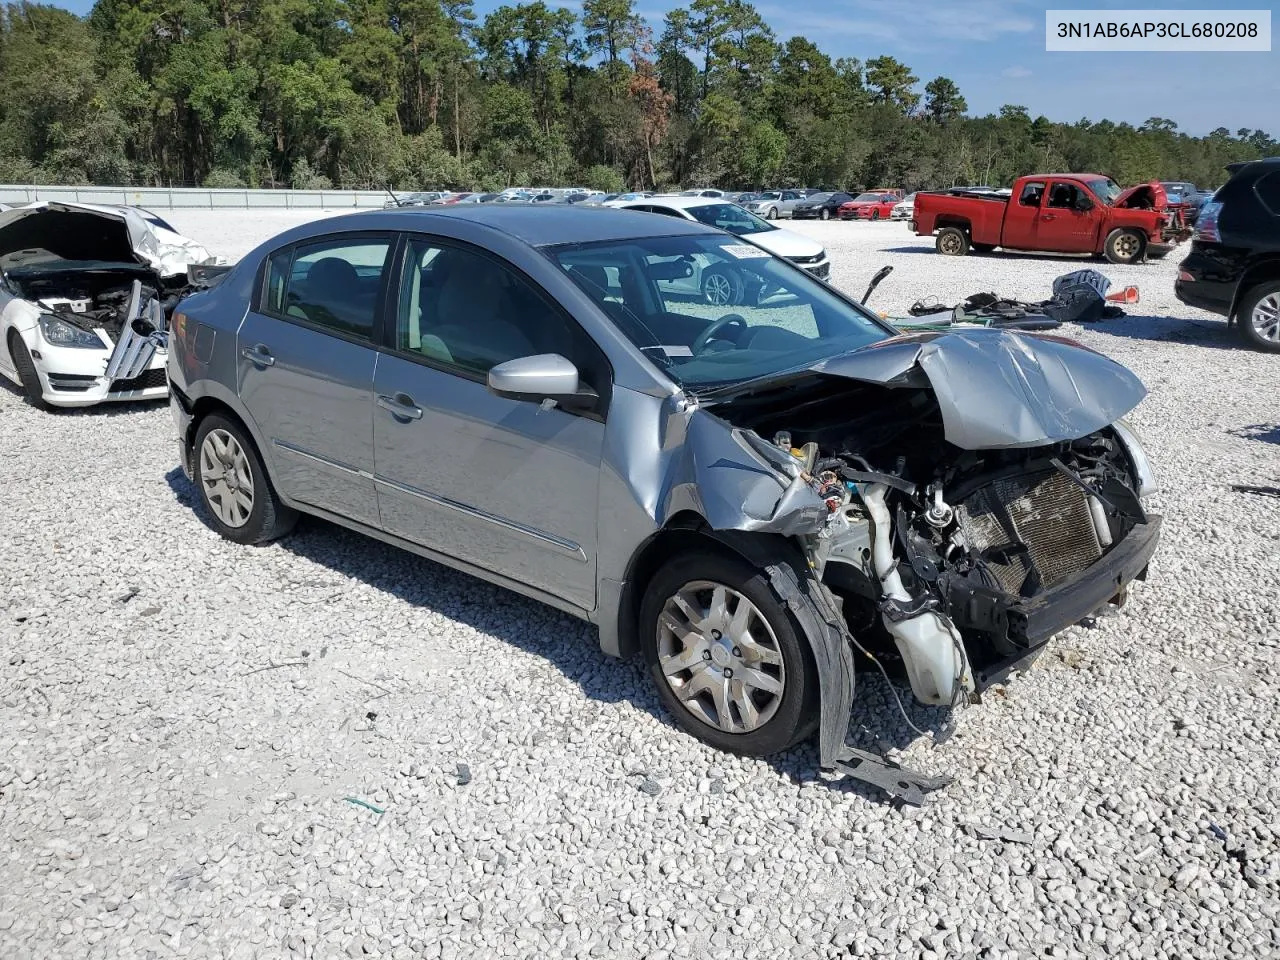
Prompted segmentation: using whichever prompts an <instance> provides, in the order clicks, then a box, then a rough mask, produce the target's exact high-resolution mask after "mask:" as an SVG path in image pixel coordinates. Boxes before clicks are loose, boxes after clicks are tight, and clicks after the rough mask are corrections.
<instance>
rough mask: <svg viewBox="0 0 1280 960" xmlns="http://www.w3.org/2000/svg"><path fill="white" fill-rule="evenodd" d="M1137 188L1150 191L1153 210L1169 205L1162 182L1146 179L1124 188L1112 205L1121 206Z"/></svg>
mask: <svg viewBox="0 0 1280 960" xmlns="http://www.w3.org/2000/svg"><path fill="white" fill-rule="evenodd" d="M1139 190H1150V191H1151V206H1152V208H1153V209H1155V210H1163V209H1164V208H1165V207H1167V206H1168V205H1169V195H1168V193H1167V192H1166V191H1165V189H1164V184H1162V183H1161V182H1160V181H1159V180H1148V181H1147V182H1146V183H1138V184H1134V185H1133V186H1132V187H1130V188H1129V189H1128V190H1125V191H1124V192H1123V193H1121V194H1120V196H1118V197H1116V199H1115V203H1113V204H1112V206H1114V207H1123V206H1125V205H1126V204H1127V203H1128V202H1129V200H1130V199H1131V198H1132V197H1133V195H1134V194H1135V193H1137V192H1138V191H1139Z"/></svg>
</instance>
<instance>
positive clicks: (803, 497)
mask: <svg viewBox="0 0 1280 960" xmlns="http://www.w3.org/2000/svg"><path fill="white" fill-rule="evenodd" d="M702 261H708V262H713V263H715V264H718V265H719V266H720V267H721V268H723V269H724V270H728V271H735V272H740V273H742V274H743V275H744V276H743V280H744V282H748V281H749V282H750V284H751V285H753V286H757V285H758V286H761V287H762V288H763V289H765V290H767V291H768V292H767V294H766V295H763V296H762V297H761V298H760V299H759V301H758V302H757V303H754V304H752V305H739V306H736V307H733V308H731V312H726V310H725V308H723V307H716V306H714V305H711V304H708V303H706V301H705V300H704V299H703V298H702V297H700V296H698V295H697V292H696V291H686V292H681V291H682V288H681V287H680V286H679V285H678V284H673V283H672V282H671V281H672V280H675V279H678V278H680V277H687V276H688V275H689V271H690V270H691V269H692V264H693V263H695V262H702ZM762 281H763V283H762ZM169 375H170V380H171V382H172V385H173V393H172V400H171V403H172V409H173V414H174V418H175V421H176V424H177V430H178V441H179V452H180V455H181V459H182V464H183V467H184V469H185V471H186V472H187V475H188V476H189V477H190V478H192V479H193V481H194V483H195V484H196V487H197V489H198V491H199V494H200V498H201V503H202V506H203V509H204V511H206V513H207V516H208V520H209V522H210V523H211V524H212V526H213V527H214V528H215V529H217V530H218V531H219V532H220V533H221V534H222V535H224V536H225V537H227V538H229V539H231V540H234V541H237V542H240V543H259V542H262V541H265V540H269V539H271V538H273V537H278V536H281V535H283V534H285V533H286V532H287V531H288V530H289V528H290V527H291V525H292V524H293V522H294V519H295V517H296V515H297V512H298V511H303V512H306V513H309V514H315V515H317V516H320V517H324V518H327V519H329V520H332V521H334V522H336V523H339V524H342V525H344V526H347V527H350V528H352V529H355V530H359V531H362V532H364V533H367V534H369V535H370V536H373V537H377V538H379V539H381V540H384V541H386V542H388V543H390V544H394V545H396V546H399V547H403V548H405V549H407V550H411V551H414V552H416V553H419V554H422V555H423V556H427V557H431V558H433V559H436V560H439V561H442V562H444V563H447V564H449V565H451V566H453V567H456V568H458V569H461V570H464V571H467V572H469V573H473V574H475V575H477V576H480V577H483V578H485V579H487V580H490V581H493V582H495V583H498V584H501V585H503V586H506V587H509V588H511V589H513V590H516V591H519V592H521V593H523V594H526V595H528V596H530V597H534V598H536V599H538V600H541V601H544V602H546V603H549V604H552V605H553V606H555V607H558V608H560V609H561V610H564V611H567V612H569V613H571V614H573V615H575V616H578V617H581V618H583V619H586V620H588V621H591V622H592V623H594V624H596V625H597V626H598V628H599V633H600V642H601V645H602V647H603V648H604V650H605V651H607V652H608V653H611V654H615V655H619V656H626V655H629V654H632V653H635V652H641V653H643V655H644V657H645V659H646V662H647V664H648V666H649V669H650V671H651V673H652V675H653V678H654V680H655V682H656V684H657V688H658V690H659V691H660V693H661V696H662V699H663V701H664V702H665V704H666V705H667V707H668V708H669V709H670V711H671V713H672V715H673V716H674V717H675V718H676V720H677V721H678V722H679V723H680V725H681V726H683V727H684V728H685V729H686V730H688V731H689V732H691V733H692V734H694V735H695V736H697V737H699V738H701V739H703V740H705V741H706V742H708V743H711V744H714V745H715V746H717V747H721V748H725V749H728V750H734V751H739V752H742V753H749V754H770V753H773V752H775V751H779V750H782V749H784V748H786V747H788V746H790V745H792V744H794V743H796V742H797V741H799V740H801V739H802V738H805V737H807V736H809V735H810V734H811V733H812V732H813V731H814V730H815V729H818V730H819V731H820V743H821V758H822V763H823V765H824V766H827V767H834V766H837V765H839V764H841V763H842V762H843V761H845V760H847V759H848V758H849V756H850V755H849V753H848V751H847V748H846V745H845V739H844V735H845V731H846V728H847V726H848V720H849V713H850V710H851V705H852V703H853V699H854V696H855V688H854V666H855V663H856V662H857V659H856V653H857V651H858V650H859V649H860V648H861V649H864V650H867V651H870V652H873V653H879V654H882V655H886V656H888V657H890V658H897V659H899V660H900V661H901V664H902V666H903V667H904V668H905V674H906V676H907V678H908V679H909V682H910V685H911V689H912V690H913V691H914V694H915V696H916V697H917V698H918V699H919V700H921V701H923V702H925V703H928V704H943V705H947V704H953V703H956V702H958V701H959V700H961V699H963V698H966V697H967V695H969V694H971V693H972V692H974V691H977V690H980V689H982V688H983V686H984V685H987V684H990V683H991V682H993V681H994V680H995V679H997V678H999V677H1002V676H1004V675H1005V674H1006V673H1007V672H1008V671H1009V670H1010V669H1011V668H1012V667H1014V666H1015V665H1017V664H1019V663H1020V662H1022V661H1024V660H1026V659H1027V658H1028V657H1030V656H1032V655H1034V654H1035V653H1036V651H1037V650H1038V649H1039V648H1040V647H1041V646H1042V645H1043V644H1044V643H1045V642H1046V641H1048V640H1049V638H1050V637H1051V636H1052V635H1053V634H1054V633H1056V632H1058V631H1060V630H1062V629H1063V628H1064V627H1067V626H1069V625H1071V624H1074V623H1076V622H1078V621H1080V620H1081V619H1083V618H1086V617H1088V616H1089V615H1091V614H1093V613H1095V612H1097V611H1099V610H1100V609H1101V608H1103V607H1105V606H1106V605H1107V604H1109V603H1118V602H1120V601H1121V600H1123V598H1124V597H1125V593H1126V590H1127V589H1128V585H1129V583H1130V581H1132V580H1134V579H1139V578H1142V577H1143V576H1144V575H1145V572H1146V569H1147V565H1148V561H1149V560H1150V558H1151V556H1152V553H1153V551H1154V549H1155V547H1156V543H1157V540H1158V531H1159V527H1160V519H1159V517H1157V516H1153V515H1151V514H1149V513H1148V512H1147V509H1146V506H1145V498H1146V497H1147V495H1148V494H1149V493H1150V492H1151V490H1152V488H1153V479H1152V476H1151V470H1150V467H1149V465H1148V462H1147V458H1146V456H1145V455H1144V453H1143V450H1142V447H1141V446H1140V445H1139V442H1138V440H1137V438H1136V437H1135V436H1134V433H1133V432H1132V431H1131V430H1130V429H1129V428H1128V427H1127V426H1125V424H1124V421H1123V420H1122V419H1121V417H1122V416H1123V415H1124V414H1125V413H1127V412H1128V411H1130V410H1131V409H1132V408H1133V407H1135V406H1136V405H1137V404H1138V402H1139V401H1140V400H1141V399H1142V398H1143V396H1144V392H1145V391H1144V389H1143V386H1142V384H1141V383H1140V382H1139V381H1138V379H1137V378H1136V377H1135V376H1134V375H1133V374H1132V373H1130V372H1129V371H1128V370H1126V369H1125V368H1124V367H1122V366H1120V365H1119V364H1117V363H1115V362H1113V361H1112V360H1110V359H1108V358H1107V357H1105V356H1102V355H1101V354H1098V353H1095V352H1093V351H1091V350H1088V349H1086V348H1084V347H1081V346H1079V345H1077V344H1075V343H1073V342H1071V341H1069V340H1065V339H1060V338H1055V337H1051V336H1029V335H1021V334H1015V333H1010V332H1005V331H999V330H965V331H957V332H949V333H924V334H916V335H911V336H899V335H896V334H895V331H893V330H892V329H891V328H889V327H887V326H886V325H885V324H884V323H883V322H882V321H881V320H879V319H878V318H877V317H876V316H874V315H873V314H871V313H869V312H868V311H867V310H865V309H864V308H863V307H861V306H860V305H859V304H858V303H856V302H854V301H852V300H850V299H848V298H846V297H844V296H842V295H841V294H840V293H838V292H837V291H835V290H833V289H832V288H831V287H829V286H828V285H826V284H824V283H822V282H820V281H817V280H815V279H813V278H812V277H810V276H809V275H807V274H806V273H805V272H804V271H803V270H801V269H799V268H798V267H796V266H794V265H793V264H791V263H789V262H787V261H786V260H783V259H780V258H777V257H774V256H773V255H771V254H770V253H768V252H766V251H765V250H763V249H761V248H760V247H757V246H754V245H753V244H751V243H749V242H746V241H744V240H743V239H741V238H738V237H735V236H731V235H729V234H725V233H721V232H719V231H717V230H714V229H712V228H710V227H707V226H703V225H701V224H698V223H695V222H691V221H687V220H681V219H674V218H662V217H637V216H635V215H634V214H633V213H631V212H628V211H610V210H580V209H574V208H572V207H562V208H561V207H557V208H548V209H545V210H541V209H540V210H533V209H529V208H520V207H510V206H507V207H503V206H497V205H484V206H473V207H452V208H445V209H441V210H438V211H436V210H433V211H421V212H419V211H413V212H407V211H399V212H391V213H377V212H373V213H360V214H353V215H349V216H344V217H339V218H333V219H326V220H323V221H319V222H317V223H313V224H308V225H306V226H303V227H299V228H297V229H294V230H291V231H289V232H287V233H284V234H281V235H280V236H278V237H276V238H274V239H273V240H271V241H269V242H268V243H266V244H264V245H263V246H261V247H260V248H258V249H257V250H255V251H254V252H253V253H251V254H250V255H248V256H247V257H245V258H244V260H242V261H241V262H240V264H239V265H237V266H236V267H235V268H234V269H233V270H232V272H231V273H230V274H228V275H227V276H226V277H225V278H224V280H223V282H222V283H220V284H219V285H218V286H217V287H216V288H214V289H213V290H210V291H208V292H204V293H198V294H196V295H194V296H192V297H190V298H189V299H187V300H185V301H184V302H183V304H182V305H181V307H180V310H179V313H177V314H175V317H174V324H173V330H172V334H171V340H170V357H169ZM404 642H406V643H410V642H412V638H411V637H405V638H404ZM881 659H883V656H882V657H881Z"/></svg>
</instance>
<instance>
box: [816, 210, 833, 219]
mask: <svg viewBox="0 0 1280 960" xmlns="http://www.w3.org/2000/svg"><path fill="white" fill-rule="evenodd" d="M818 219H819V220H830V219H831V211H830V210H828V209H827V208H826V207H823V208H822V209H821V210H819V211H818Z"/></svg>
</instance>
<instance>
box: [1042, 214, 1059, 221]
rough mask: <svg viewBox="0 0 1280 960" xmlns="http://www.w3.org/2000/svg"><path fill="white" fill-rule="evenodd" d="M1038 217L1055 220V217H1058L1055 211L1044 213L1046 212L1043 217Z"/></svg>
mask: <svg viewBox="0 0 1280 960" xmlns="http://www.w3.org/2000/svg"><path fill="white" fill-rule="evenodd" d="M1040 219H1041V220H1057V219H1058V215H1057V214H1056V213H1046V214H1045V215H1044V216H1043V217H1041V218H1040Z"/></svg>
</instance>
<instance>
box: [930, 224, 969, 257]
mask: <svg viewBox="0 0 1280 960" xmlns="http://www.w3.org/2000/svg"><path fill="white" fill-rule="evenodd" d="M934 249H935V250H937V251H938V252H939V253H940V254H942V255H943V256H944V257H963V256H964V255H965V254H967V253H968V252H969V235H968V234H967V233H965V232H964V231H963V230H961V229H960V228H959V227H943V228H942V229H941V230H939V231H938V239H937V240H936V241H934Z"/></svg>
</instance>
